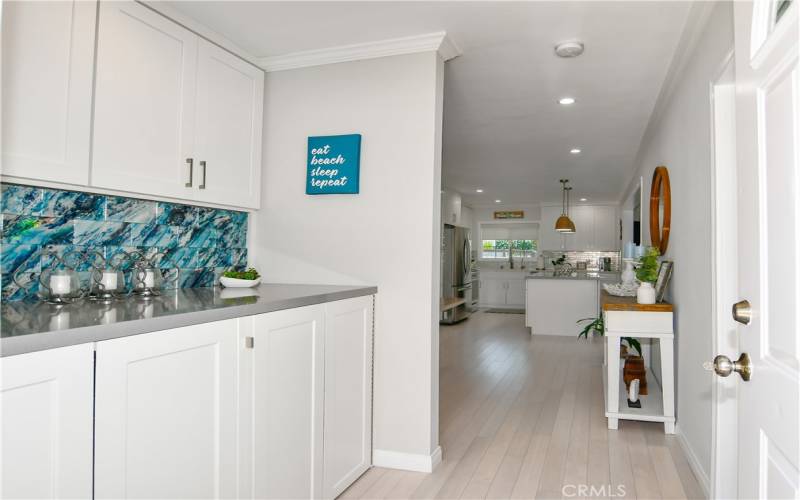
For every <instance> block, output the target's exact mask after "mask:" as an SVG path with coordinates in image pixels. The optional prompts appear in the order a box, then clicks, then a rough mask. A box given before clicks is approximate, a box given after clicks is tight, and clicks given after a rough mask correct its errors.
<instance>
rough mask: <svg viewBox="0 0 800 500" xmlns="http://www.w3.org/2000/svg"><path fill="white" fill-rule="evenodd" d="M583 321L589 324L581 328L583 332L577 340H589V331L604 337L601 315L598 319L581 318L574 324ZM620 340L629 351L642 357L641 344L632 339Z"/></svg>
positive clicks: (624, 338)
mask: <svg viewBox="0 0 800 500" xmlns="http://www.w3.org/2000/svg"><path fill="white" fill-rule="evenodd" d="M584 321H589V323H587V324H586V326H584V327H583V330H581V331H580V332H579V333H578V338H581V337H583V338H589V332H591V331H594V332H595V333H597V334H598V335H601V336H602V335H605V325H604V323H603V316H602V315H601V316H600V317H599V318H583V319H579V320H578V321H576V323H578V324H581V323H582V322H584ZM620 340H621V341H622V342H625V343H626V344H628V346H629V347H630V348H631V349H633V350H635V351H636V352H637V353H638V355H639V356H641V355H642V344H640V343H639V341H638V340H636V339H635V338H633V337H622V338H621V339H620Z"/></svg>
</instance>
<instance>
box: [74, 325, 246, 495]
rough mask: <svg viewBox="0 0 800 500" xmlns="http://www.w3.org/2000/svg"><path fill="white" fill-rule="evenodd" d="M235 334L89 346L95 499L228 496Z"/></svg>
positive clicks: (228, 330) (162, 335) (206, 331)
mask: <svg viewBox="0 0 800 500" xmlns="http://www.w3.org/2000/svg"><path fill="white" fill-rule="evenodd" d="M236 333H237V321H236V320H226V321H218V322H213V323H205V324H200V325H194V326H188V327H184V328H177V329H174V330H166V331H160V332H153V333H147V334H143V335H134V336H130V337H123V338H119V339H114V340H107V341H103V342H98V343H97V368H96V374H97V375H96V390H95V391H96V392H95V408H96V410H95V411H96V415H95V419H96V421H95V497H96V498H143V497H147V498H156V497H158V498H234V497H236V493H237V490H236V486H237V483H236V479H237V460H236V442H237V441H236V436H237V422H236V402H237V394H236V391H237V351H236V343H237V335H236ZM88 387H89V390H90V391H91V385H89V386H88Z"/></svg>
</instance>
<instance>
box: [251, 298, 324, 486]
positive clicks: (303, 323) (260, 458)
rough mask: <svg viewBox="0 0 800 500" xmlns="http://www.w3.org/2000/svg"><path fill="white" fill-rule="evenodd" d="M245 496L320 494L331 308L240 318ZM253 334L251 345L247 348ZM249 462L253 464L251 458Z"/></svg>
mask: <svg viewBox="0 0 800 500" xmlns="http://www.w3.org/2000/svg"><path fill="white" fill-rule="evenodd" d="M239 321H240V323H241V330H240V336H243V337H244V338H243V339H242V342H241V344H240V347H241V348H242V349H245V352H244V353H243V355H242V365H241V370H240V387H239V392H240V394H241V403H242V409H241V410H240V412H239V414H240V418H242V419H244V420H243V422H242V428H243V429H245V431H244V434H243V436H242V437H243V442H242V448H243V450H247V451H246V452H245V453H246V454H247V456H249V457H251V459H250V460H249V461H247V458H245V460H246V462H245V463H244V468H245V470H244V471H243V474H242V478H243V481H242V482H243V483H244V484H243V485H242V490H241V491H240V496H241V497H243V498H319V497H320V495H321V488H322V425H323V420H322V407H323V403H324V397H323V391H324V385H323V384H324V378H323V377H324V359H323V355H324V350H323V349H324V332H325V306H324V305H314V306H307V307H300V308H297V309H287V310H285V311H278V312H273V313H268V314H260V315H257V316H252V317H250V318H245V319H241V320H239ZM248 338H251V339H252V341H251V342H252V348H250V347H248ZM248 462H249V463H248Z"/></svg>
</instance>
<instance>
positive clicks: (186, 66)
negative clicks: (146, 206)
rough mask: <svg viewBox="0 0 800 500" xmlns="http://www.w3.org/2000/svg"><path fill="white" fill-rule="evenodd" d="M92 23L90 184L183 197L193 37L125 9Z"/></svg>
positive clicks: (129, 6) (122, 5)
mask: <svg viewBox="0 0 800 500" xmlns="http://www.w3.org/2000/svg"><path fill="white" fill-rule="evenodd" d="M99 22H100V27H99V31H98V41H97V83H96V90H95V114H94V152H93V158H92V182H91V183H92V185H93V186H96V187H101V188H108V189H117V190H121V191H130V192H135V193H144V194H149V195H161V196H170V197H175V198H191V197H192V194H193V189H192V188H191V187H187V186H186V184H187V183H188V181H189V175H190V172H189V169H190V168H191V167H190V165H189V164H188V163H187V161H186V159H187V158H190V157H191V156H192V153H193V151H194V143H193V141H194V124H195V117H194V110H195V88H196V78H197V45H198V37H197V35H195V34H194V33H192V32H190V31H188V30H186V29H184V28H183V27H181V26H179V25H177V24H175V23H173V22H172V21H170V20H168V19H166V18H164V17H163V16H161V15H160V14H157V13H155V12H153V11H152V10H150V9H148V8H147V7H144V6H142V5H140V4H138V3H133V2H103V3H101V5H100V21H99Z"/></svg>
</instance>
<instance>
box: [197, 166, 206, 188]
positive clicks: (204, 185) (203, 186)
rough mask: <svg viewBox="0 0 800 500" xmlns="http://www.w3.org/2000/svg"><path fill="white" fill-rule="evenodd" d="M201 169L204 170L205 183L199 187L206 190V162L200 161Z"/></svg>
mask: <svg viewBox="0 0 800 500" xmlns="http://www.w3.org/2000/svg"><path fill="white" fill-rule="evenodd" d="M200 168H202V169H203V182H201V183H200V185H199V186H197V187H198V188H200V189H205V188H206V162H205V160H200Z"/></svg>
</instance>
